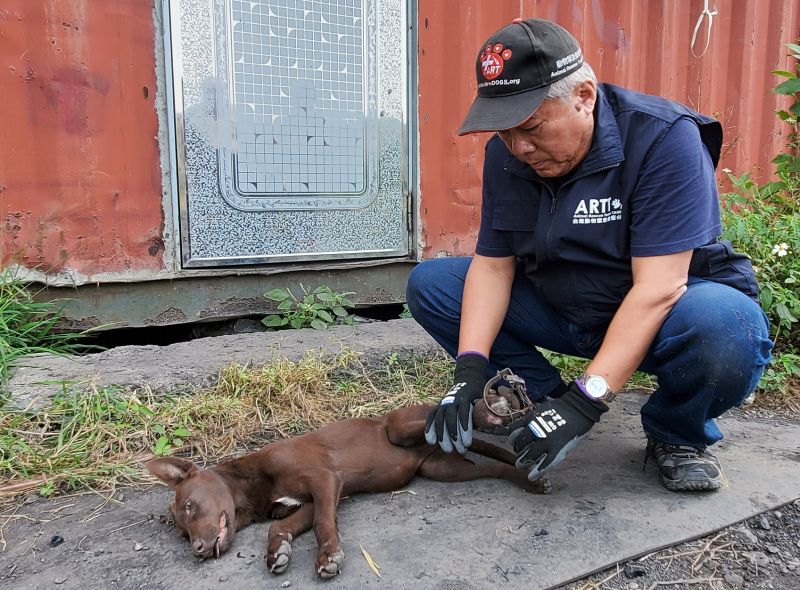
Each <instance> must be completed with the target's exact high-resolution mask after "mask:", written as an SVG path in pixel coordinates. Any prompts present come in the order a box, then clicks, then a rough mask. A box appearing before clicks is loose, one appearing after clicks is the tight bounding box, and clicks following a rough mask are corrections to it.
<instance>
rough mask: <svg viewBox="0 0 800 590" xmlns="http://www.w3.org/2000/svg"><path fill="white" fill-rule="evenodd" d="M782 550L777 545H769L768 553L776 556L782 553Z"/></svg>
mask: <svg viewBox="0 0 800 590" xmlns="http://www.w3.org/2000/svg"><path fill="white" fill-rule="evenodd" d="M780 552H781V550H780V549H778V548H777V547H776V546H775V545H767V553H772V554H773V555H775V554H776V553H780Z"/></svg>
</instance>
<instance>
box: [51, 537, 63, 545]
mask: <svg viewBox="0 0 800 590" xmlns="http://www.w3.org/2000/svg"><path fill="white" fill-rule="evenodd" d="M63 542H64V537H62V536H61V535H53V538H52V539H50V546H51V547H58V546H59V545H61V543H63Z"/></svg>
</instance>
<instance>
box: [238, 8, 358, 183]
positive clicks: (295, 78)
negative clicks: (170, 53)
mask: <svg viewBox="0 0 800 590" xmlns="http://www.w3.org/2000/svg"><path fill="white" fill-rule="evenodd" d="M231 15H232V18H230V19H227V21H226V24H227V31H226V32H227V35H228V38H229V39H230V40H231V41H232V49H233V52H232V54H233V64H232V67H231V71H232V78H233V85H232V87H233V88H232V89H233V101H232V102H233V104H234V105H235V109H236V120H237V129H236V131H237V132H236V140H237V147H238V153H237V154H236V155H235V156H234V168H235V190H236V192H238V193H241V194H247V195H254V194H261V195H270V194H280V195H282V196H285V195H286V194H303V193H306V194H307V193H318V194H359V193H363V192H364V191H365V188H366V186H367V184H368V182H367V155H368V154H367V146H366V144H365V137H366V134H367V133H366V131H367V130H366V127H367V114H368V113H367V101H366V96H367V91H366V85H365V81H366V79H367V77H366V75H365V71H364V69H365V68H364V62H365V45H366V44H365V41H367V40H368V38H367V35H368V34H369V33H368V31H365V22H366V21H365V19H364V10H363V6H362V4H361V2H360V1H357V0H338V1H335V2H321V1H318V0H317V1H315V0H278V1H271V2H250V1H242V0H233V1H232V2H231Z"/></svg>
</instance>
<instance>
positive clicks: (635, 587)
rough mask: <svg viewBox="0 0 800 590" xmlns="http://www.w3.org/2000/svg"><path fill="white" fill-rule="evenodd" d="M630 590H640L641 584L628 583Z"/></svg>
mask: <svg viewBox="0 0 800 590" xmlns="http://www.w3.org/2000/svg"><path fill="white" fill-rule="evenodd" d="M628 590H639V584H637V583H636V582H628Z"/></svg>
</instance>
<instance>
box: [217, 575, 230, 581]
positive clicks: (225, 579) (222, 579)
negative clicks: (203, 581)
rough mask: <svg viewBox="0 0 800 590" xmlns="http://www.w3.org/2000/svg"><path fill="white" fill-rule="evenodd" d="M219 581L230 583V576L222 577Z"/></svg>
mask: <svg viewBox="0 0 800 590" xmlns="http://www.w3.org/2000/svg"><path fill="white" fill-rule="evenodd" d="M219 581H220V582H227V581H228V576H220V577H219Z"/></svg>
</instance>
